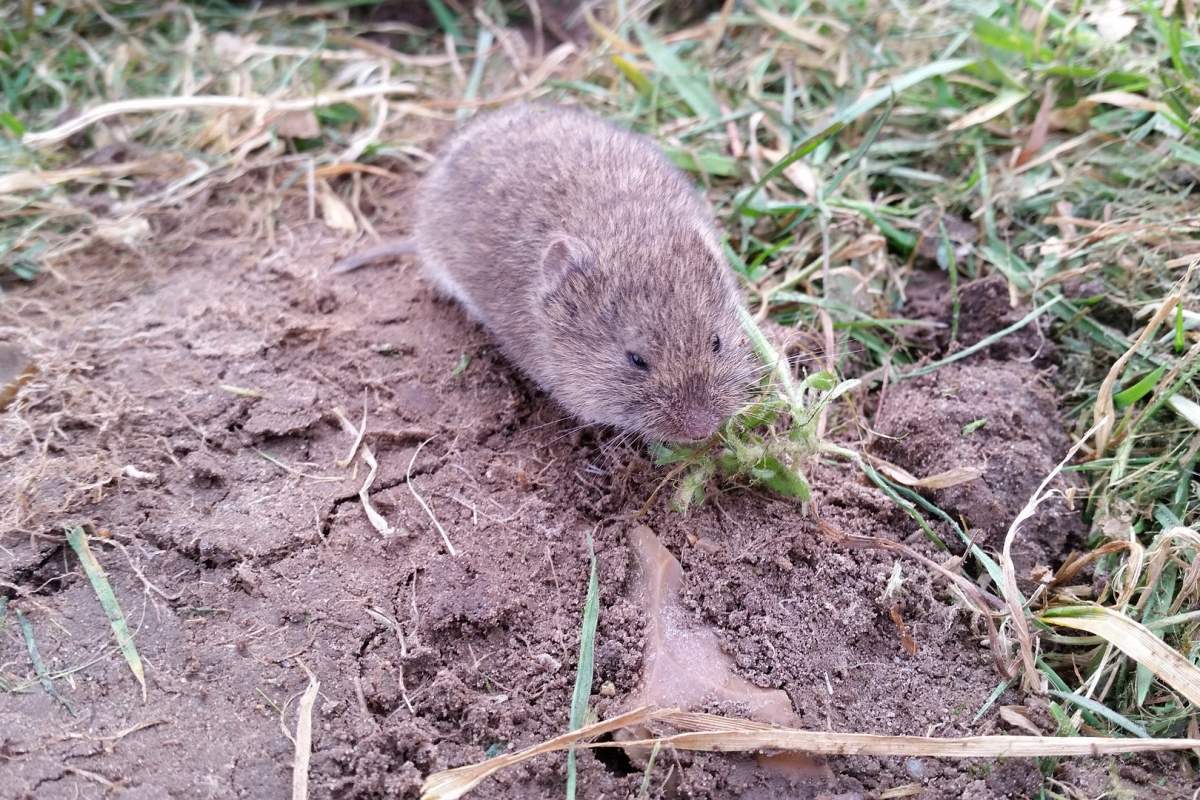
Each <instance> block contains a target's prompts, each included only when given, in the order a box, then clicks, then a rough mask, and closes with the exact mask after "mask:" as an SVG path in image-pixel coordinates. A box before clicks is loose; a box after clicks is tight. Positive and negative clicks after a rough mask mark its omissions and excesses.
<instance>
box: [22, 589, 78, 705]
mask: <svg viewBox="0 0 1200 800" xmlns="http://www.w3.org/2000/svg"><path fill="white" fill-rule="evenodd" d="M17 624H18V625H20V626H21V636H22V637H24V639H25V649H26V650H27V651H29V663H31V664H33V671H34V674H36V675H37V677H38V681H40V682H41V684H42V688H43V689H45V690H46V694H48V695H50V696H51V697H53V698H54V699H55V700H57V701H58V702H60V703H62V706H63V708H65V709H66V710H67V713H69V714H70V715H71V716H75V709H74V708H73V707H72V706H71V704H70V703H69V702H68V701H67V698H65V697H63V696H62V695H61V694H59V693H58V690H57V689H55V688H54V681H53V680H52V679H51V678H50V672H49V670H47V669H46V662H44V661H42V654H41V653H40V652H38V646H37V640H36V639H34V638H33V626H32V625H30V624H29V620H28V619H26V617H25V615H24V614H22V613H21V609H19V608H18V609H17Z"/></svg>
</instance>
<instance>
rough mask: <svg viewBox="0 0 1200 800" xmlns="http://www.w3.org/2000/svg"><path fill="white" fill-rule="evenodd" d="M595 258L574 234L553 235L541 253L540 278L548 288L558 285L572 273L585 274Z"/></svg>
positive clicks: (594, 261)
mask: <svg viewBox="0 0 1200 800" xmlns="http://www.w3.org/2000/svg"><path fill="white" fill-rule="evenodd" d="M595 263H596V259H595V256H593V255H592V251H591V250H590V249H589V248H588V246H587V245H586V244H584V243H583V242H581V241H579V240H578V239H576V238H575V237H574V236H567V235H565V234H561V235H558V236H555V237H554V239H553V240H552V241H551V242H550V246H549V247H547V248H546V250H545V252H543V253H542V278H543V280H544V282H545V285H546V286H547V287H548V288H553V287H556V286H558V285H560V284H561V283H562V282H563V281H564V280H565V279H566V278H568V277H569V276H571V275H572V274H574V273H578V274H581V275H583V274H587V273H588V272H589V271H591V269H592V268H593V267H594V266H595Z"/></svg>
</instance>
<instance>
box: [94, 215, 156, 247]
mask: <svg viewBox="0 0 1200 800" xmlns="http://www.w3.org/2000/svg"><path fill="white" fill-rule="evenodd" d="M94 233H95V234H96V236H98V237H100V238H101V239H103V240H104V241H106V242H108V243H109V244H115V245H124V246H125V247H131V246H133V245H134V244H136V243H138V242H140V241H141V240H143V239H145V238H146V237H147V236H149V235H150V223H149V222H147V221H146V220H145V219H144V218H142V217H127V218H125V219H116V220H101V221H100V222H97V223H96V228H95V230H94Z"/></svg>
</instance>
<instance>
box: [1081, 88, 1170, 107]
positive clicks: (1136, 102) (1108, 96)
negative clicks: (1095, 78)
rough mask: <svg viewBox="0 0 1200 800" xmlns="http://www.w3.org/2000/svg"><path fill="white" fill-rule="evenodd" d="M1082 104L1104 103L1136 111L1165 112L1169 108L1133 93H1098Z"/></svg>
mask: <svg viewBox="0 0 1200 800" xmlns="http://www.w3.org/2000/svg"><path fill="white" fill-rule="evenodd" d="M1082 102H1084V103H1092V104H1096V103H1104V104H1106V105H1110V106H1117V107H1118V108H1132V109H1133V110H1135V111H1163V110H1165V109H1166V107H1167V106H1166V104H1165V103H1160V102H1158V101H1157V100H1151V99H1150V98H1149V97H1145V96H1144V95H1140V94H1134V93H1133V92H1096V93H1095V94H1089V95H1088V96H1087V97H1085V98H1083V100H1082Z"/></svg>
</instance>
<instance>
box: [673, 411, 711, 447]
mask: <svg viewBox="0 0 1200 800" xmlns="http://www.w3.org/2000/svg"><path fill="white" fill-rule="evenodd" d="M720 424H721V415H720V414H718V413H717V412H716V411H714V410H713V409H712V408H708V407H704V406H701V407H699V408H689V409H687V410H686V411H684V412H683V418H682V419H681V420H680V426H679V427H680V433H682V434H683V435H684V437H685V438H688V439H692V440H696V441H698V440H700V439H707V438H708V437H710V436H712V435H713V434H714V433H716V432H717V427H718V426H719V425H720Z"/></svg>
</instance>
